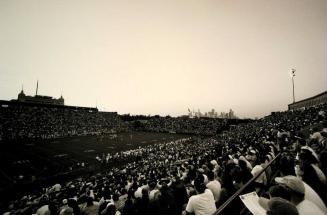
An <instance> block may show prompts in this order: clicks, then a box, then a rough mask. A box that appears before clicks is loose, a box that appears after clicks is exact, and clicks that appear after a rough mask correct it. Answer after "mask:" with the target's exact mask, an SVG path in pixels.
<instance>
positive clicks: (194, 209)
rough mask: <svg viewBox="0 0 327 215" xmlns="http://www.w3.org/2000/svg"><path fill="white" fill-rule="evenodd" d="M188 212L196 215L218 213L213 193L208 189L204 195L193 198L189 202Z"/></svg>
mask: <svg viewBox="0 0 327 215" xmlns="http://www.w3.org/2000/svg"><path fill="white" fill-rule="evenodd" d="M186 211H187V212H188V213H194V214H195V215H212V214H213V213H214V212H215V211H216V205H215V199H214V196H213V194H212V192H211V191H210V190H209V189H206V190H205V191H204V193H201V194H198V195H194V196H191V197H190V199H189V200H188V203H187V206H186Z"/></svg>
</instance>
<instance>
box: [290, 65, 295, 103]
mask: <svg viewBox="0 0 327 215" xmlns="http://www.w3.org/2000/svg"><path fill="white" fill-rule="evenodd" d="M295 71H296V69H291V75H292V87H293V103H295V92H294V77H295Z"/></svg>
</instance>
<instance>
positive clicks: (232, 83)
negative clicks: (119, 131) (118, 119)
mask: <svg viewBox="0 0 327 215" xmlns="http://www.w3.org/2000/svg"><path fill="white" fill-rule="evenodd" d="M326 57H327V1H326V0H238V1H237V0H210V1H209V0H137V1H135V0H129V1H125V0H116V1H109V0H103V1H100V0H88V1H83V0H52V1H50V0H19V1H18V0H17V1H16V0H1V1H0V99H2V100H10V99H13V98H17V94H18V93H19V91H20V90H21V86H22V84H23V85H24V92H25V93H26V94H28V95H34V94H35V88H36V81H37V80H39V94H41V95H49V96H53V97H56V98H57V97H60V94H61V92H62V94H63V97H64V98H65V103H66V104H67V105H76V106H91V107H94V106H96V105H97V106H98V108H100V110H105V111H117V112H118V113H120V114H124V113H131V114H146V115H147V114H151V115H154V114H160V115H167V114H170V115H172V116H178V115H182V114H187V109H188V108H190V109H193V108H194V109H195V110H197V109H198V108H200V109H201V111H202V112H205V111H209V110H210V109H211V108H214V109H215V110H216V111H218V112H221V111H228V110H229V108H232V109H233V110H234V111H235V112H236V114H237V115H238V116H240V117H256V116H258V117H262V116H265V115H268V114H270V112H271V111H279V110H286V108H287V104H289V103H290V102H291V101H292V82H291V78H290V69H291V68H296V70H297V71H296V77H295V89H296V100H300V99H304V98H307V97H310V96H313V95H316V94H318V93H321V92H323V91H325V90H327V87H326V86H327V58H326Z"/></svg>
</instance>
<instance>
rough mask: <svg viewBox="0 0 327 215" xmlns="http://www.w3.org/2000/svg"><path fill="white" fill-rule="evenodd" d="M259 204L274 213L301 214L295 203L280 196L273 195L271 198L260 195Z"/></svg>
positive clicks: (273, 214) (282, 214) (274, 214)
mask: <svg viewBox="0 0 327 215" xmlns="http://www.w3.org/2000/svg"><path fill="white" fill-rule="evenodd" d="M259 205H261V207H263V208H264V209H266V210H267V212H268V211H269V212H270V214H272V215H299V212H298V210H297V209H296V207H295V205H293V204H292V203H291V202H289V201H287V200H286V199H283V198H280V197H273V198H271V199H266V198H263V197H260V198H259ZM267 214H269V213H267Z"/></svg>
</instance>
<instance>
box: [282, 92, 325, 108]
mask: <svg viewBox="0 0 327 215" xmlns="http://www.w3.org/2000/svg"><path fill="white" fill-rule="evenodd" d="M324 103H327V91H325V92H323V93H320V94H318V95H315V96H312V97H310V98H306V99H303V100H301V101H298V102H294V103H292V104H289V105H288V110H295V109H299V108H304V107H311V106H316V105H319V104H324Z"/></svg>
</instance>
